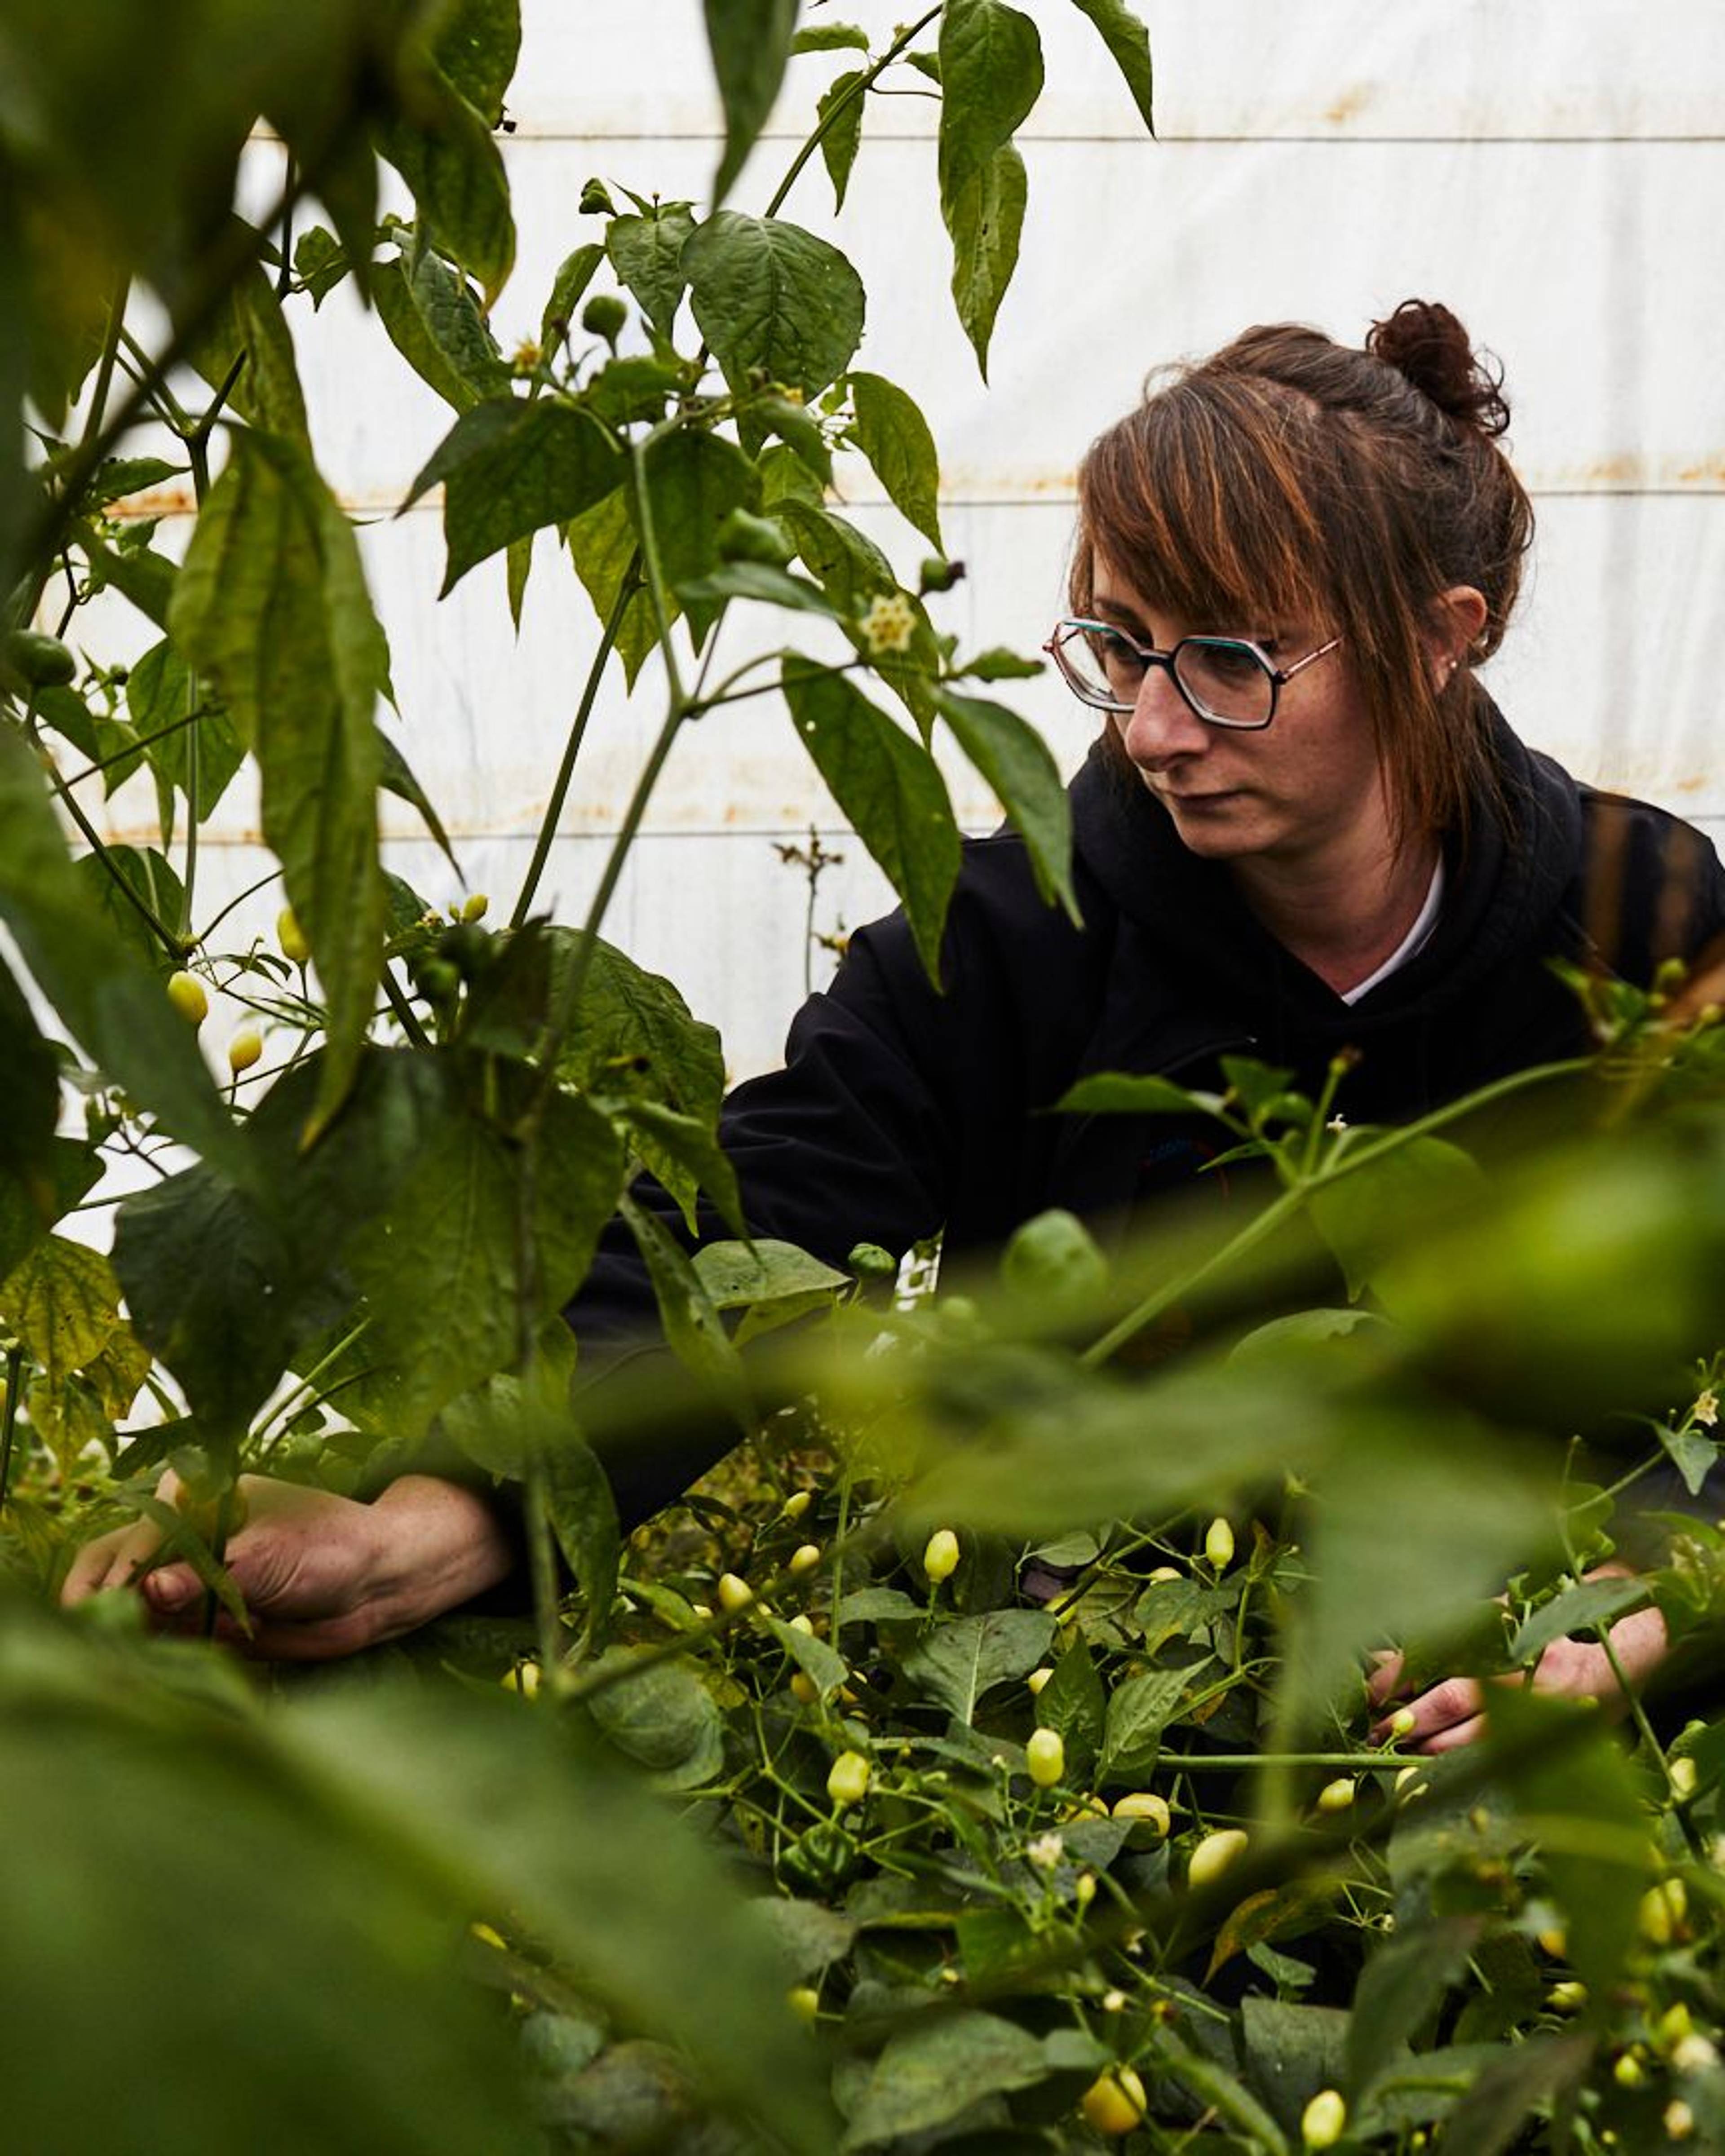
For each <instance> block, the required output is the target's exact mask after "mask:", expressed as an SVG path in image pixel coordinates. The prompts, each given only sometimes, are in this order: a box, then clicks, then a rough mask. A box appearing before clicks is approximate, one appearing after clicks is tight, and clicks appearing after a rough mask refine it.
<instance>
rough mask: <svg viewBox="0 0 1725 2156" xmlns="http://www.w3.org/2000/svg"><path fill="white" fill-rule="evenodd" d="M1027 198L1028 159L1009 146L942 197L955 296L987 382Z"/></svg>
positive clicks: (959, 313) (955, 303) (959, 317)
mask: <svg viewBox="0 0 1725 2156" xmlns="http://www.w3.org/2000/svg"><path fill="white" fill-rule="evenodd" d="M1028 197H1029V182H1028V180H1027V179H1026V177H1025V174H1024V159H1023V158H1022V157H1020V156H1019V153H1018V151H1016V150H1015V149H1013V148H1011V147H1008V148H1006V149H1004V150H997V151H995V152H994V155H993V157H992V158H991V159H990V161H989V162H988V163H987V164H986V165H983V166H982V167H979V168H978V170H977V171H975V172H972V173H971V174H970V175H969V177H968V178H967V179H966V180H965V182H964V183H963V186H962V187H959V188H958V189H957V191H956V192H955V193H953V194H952V196H951V197H950V198H945V197H943V198H942V212H943V213H944V215H945V218H946V221H947V231H948V232H949V233H950V234H951V235H952V300H953V304H954V305H956V306H957V310H958V319H959V321H961V322H962V323H963V326H964V333H965V335H966V336H968V338H969V339H970V341H971V343H972V345H973V346H974V347H975V351H976V357H977V366H978V368H979V369H980V371H981V373H982V377H983V381H984V382H986V381H987V380H988V344H989V341H990V339H991V338H992V337H993V334H994V319H995V316H997V315H998V314H999V311H1000V302H1001V300H1003V299H1004V297H1005V296H1006V288H1007V286H1008V285H1009V284H1011V282H1012V275H1013V271H1014V269H1016V268H1017V266H1018V259H1019V238H1020V236H1021V235H1022V234H1023V232H1024V204H1025V202H1026V200H1027V199H1028Z"/></svg>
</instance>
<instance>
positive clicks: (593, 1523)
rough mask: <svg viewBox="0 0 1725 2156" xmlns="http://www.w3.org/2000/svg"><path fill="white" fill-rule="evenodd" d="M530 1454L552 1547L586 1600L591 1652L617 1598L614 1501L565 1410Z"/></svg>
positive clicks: (586, 1640) (618, 1536) (618, 1546)
mask: <svg viewBox="0 0 1725 2156" xmlns="http://www.w3.org/2000/svg"><path fill="white" fill-rule="evenodd" d="M534 1453H535V1461H534V1464H535V1466H536V1469H537V1471H538V1472H539V1474H540V1475H541V1476H542V1477H543V1486H544V1490H545V1501H546V1508H547V1511H548V1512H549V1513H550V1515H551V1525H552V1532H553V1533H554V1534H555V1535H556V1537H557V1548H559V1549H560V1550H561V1551H562V1553H563V1562H564V1563H566V1564H567V1566H568V1568H569V1569H570V1571H571V1572H572V1573H574V1575H575V1577H576V1578H577V1579H578V1581H579V1582H580V1585H581V1592H582V1594H583V1597H584V1598H585V1599H586V1603H587V1620H586V1624H585V1625H584V1627H583V1635H582V1643H583V1650H585V1651H586V1652H588V1653H591V1652H592V1651H593V1648H594V1647H595V1646H596V1645H598V1643H599V1642H600V1641H601V1640H603V1638H604V1635H605V1634H606V1632H607V1631H608V1630H609V1628H610V1620H611V1605H612V1604H613V1602H614V1600H615V1599H616V1596H617V1570H618V1564H619V1560H620V1558H621V1556H622V1553H623V1532H622V1529H621V1528H620V1527H619V1524H618V1519H617V1499H616V1497H615V1496H614V1493H613V1491H612V1488H611V1485H610V1482H609V1481H608V1478H607V1476H606V1474H605V1471H604V1469H603V1467H602V1466H600V1465H599V1460H598V1454H597V1453H596V1452H595V1451H594V1450H593V1447H592V1446H591V1445H588V1443H587V1441H586V1440H585V1439H584V1438H583V1436H582V1435H581V1433H580V1431H579V1430H578V1429H577V1428H576V1426H575V1424H574V1422H573V1420H572V1418H571V1417H569V1416H568V1415H567V1414H565V1415H564V1416H563V1417H562V1419H560V1420H559V1421H557V1423H555V1424H552V1425H551V1426H550V1427H548V1428H547V1429H545V1430H542V1432H541V1433H540V1435H539V1437H538V1439H537V1441H536V1444H535V1446H534Z"/></svg>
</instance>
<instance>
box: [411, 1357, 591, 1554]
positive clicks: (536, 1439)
mask: <svg viewBox="0 0 1725 2156" xmlns="http://www.w3.org/2000/svg"><path fill="white" fill-rule="evenodd" d="M575 1364H576V1353H575V1339H574V1335H573V1334H572V1332H570V1331H569V1328H568V1327H567V1325H566V1324H564V1322H563V1321H562V1317H561V1315H559V1316H557V1317H554V1318H552V1319H551V1320H549V1321H548V1322H547V1323H546V1324H544V1325H542V1327H540V1329H539V1332H538V1334H537V1336H536V1338H535V1340H534V1342H533V1357H532V1362H531V1365H530V1366H529V1369H528V1373H527V1375H526V1377H522V1376H521V1374H520V1373H518V1372H516V1371H515V1370H499V1371H496V1372H495V1373H494V1374H493V1375H492V1376H490V1377H489V1378H486V1379H485V1383H483V1384H480V1385H475V1386H474V1387H473V1388H472V1389H471V1390H470V1391H469V1392H465V1393H461V1394H457V1396H456V1397H455V1399H452V1400H450V1401H449V1402H447V1403H446V1404H445V1405H444V1407H442V1408H441V1409H439V1412H438V1418H437V1430H438V1432H439V1435H442V1436H444V1437H445V1438H447V1439H448V1440H449V1441H450V1443H452V1444H453V1445H455V1446H456V1447H457V1448H458V1449H459V1451H460V1452H461V1453H462V1455H464V1456H465V1458H466V1459H469V1460H472V1462H473V1463H474V1465H475V1466H476V1467H482V1468H484V1469H485V1472H486V1473H487V1474H488V1475H495V1476H498V1477H499V1478H500V1480H502V1481H510V1482H525V1481H526V1479H527V1474H528V1471H529V1469H530V1468H531V1466H532V1464H533V1457H534V1453H535V1449H536V1448H537V1449H538V1450H540V1451H541V1452H543V1451H545V1450H548V1449H550V1447H551V1446H552V1444H553V1443H554V1442H555V1440H557V1439H558V1438H560V1437H561V1436H562V1434H563V1433H564V1431H565V1430H569V1429H570V1428H571V1425H570V1421H569V1389H570V1383H571V1380H572V1378H573V1377H574V1374H575ZM577 1569H579V1568H578V1567H577Z"/></svg>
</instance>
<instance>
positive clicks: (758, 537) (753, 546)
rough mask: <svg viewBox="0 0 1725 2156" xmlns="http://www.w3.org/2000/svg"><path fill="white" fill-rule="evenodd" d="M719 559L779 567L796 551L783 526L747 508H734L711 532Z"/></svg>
mask: <svg viewBox="0 0 1725 2156" xmlns="http://www.w3.org/2000/svg"><path fill="white" fill-rule="evenodd" d="M714 543H715V544H716V546H717V547H718V550H719V559H720V560H721V562H765V563H766V564H767V565H768V567H770V568H775V569H782V568H783V567H784V565H785V564H786V562H788V561H790V560H792V559H793V557H794V556H795V553H796V549H795V547H793V546H792V544H791V542H790V541H789V540H788V538H787V537H786V536H785V533H784V529H783V526H781V525H780V524H778V523H777V522H776V521H774V520H773V518H772V517H770V516H756V515H755V513H754V511H752V510H750V509H733V510H732V511H730V512H729V513H728V514H727V515H726V518H725V521H724V522H723V523H722V524H721V525H720V526H719V528H718V531H717V532H716V534H715V535H714Z"/></svg>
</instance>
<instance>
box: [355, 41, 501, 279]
mask: <svg viewBox="0 0 1725 2156" xmlns="http://www.w3.org/2000/svg"><path fill="white" fill-rule="evenodd" d="M411 95H412V110H411V117H403V118H400V119H393V120H388V121H384V122H383V123H382V125H381V126H379V127H378V128H377V131H376V133H375V136H374V140H375V141H376V143H377V149H378V151H380V152H381V154H382V156H383V157H385V158H387V159H388V162H390V163H391V164H392V165H393V166H394V167H395V169H396V170H397V172H399V173H400V174H401V176H402V177H403V179H404V180H405V181H406V182H407V183H408V187H409V188H410V189H411V190H412V193H413V200H414V203H415V204H416V205H417V207H418V221H419V223H421V225H423V226H424V228H425V229H426V230H427V231H428V232H429V234H431V236H432V237H433V239H435V241H436V242H437V244H439V246H440V247H442V248H443V249H445V251H446V252H447V253H449V254H450V255H452V256H453V257H454V259H455V260H456V261H457V262H459V264H461V266H462V268H463V269H467V270H470V272H471V273H472V275H474V276H475V278H476V279H477V280H478V281H479V285H480V290H481V291H482V292H483V293H484V295H485V305H487V306H488V307H489V306H490V305H491V304H492V302H493V301H494V300H495V299H496V297H497V295H498V294H499V293H500V292H501V290H502V289H503V287H504V285H505V283H506V280H507V279H508V276H509V272H510V269H511V265H512V264H513V263H514V261H515V219H514V217H513V215H512V214H511V210H510V205H509V180H508V177H507V175H506V173H505V172H504V169H503V159H502V157H501V154H500V152H499V151H498V148H497V145H496V142H495V140H494V139H493V137H492V134H491V131H490V128H489V127H488V126H486V124H485V121H484V120H483V119H482V118H481V117H480V115H479V114H478V113H477V112H475V110H474V108H473V107H472V105H470V104H469V103H468V102H467V100H466V99H465V97H463V96H462V95H460V94H459V91H457V90H455V89H454V86H453V85H451V84H450V83H449V80H448V79H447V78H446V77H445V76H444V74H443V73H442V71H441V69H439V68H438V67H436V66H435V65H434V64H432V63H431V62H430V61H429V60H427V61H425V62H424V64H422V65H421V66H420V67H419V68H418V69H416V70H415V71H414V74H413V83H412V93H411Z"/></svg>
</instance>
